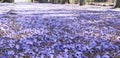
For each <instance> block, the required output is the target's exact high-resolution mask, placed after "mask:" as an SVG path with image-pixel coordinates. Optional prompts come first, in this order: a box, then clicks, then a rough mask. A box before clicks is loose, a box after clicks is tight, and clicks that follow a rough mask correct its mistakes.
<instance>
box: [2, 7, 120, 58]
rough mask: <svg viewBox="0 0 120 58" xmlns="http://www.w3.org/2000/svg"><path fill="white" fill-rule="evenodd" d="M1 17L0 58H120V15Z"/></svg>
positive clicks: (14, 13)
mask: <svg viewBox="0 0 120 58" xmlns="http://www.w3.org/2000/svg"><path fill="white" fill-rule="evenodd" d="M22 12H23V13H24V12H26V13H27V12H33V10H32V11H30V10H29V11H23V10H22V11H20V10H11V11H9V12H8V13H6V14H4V15H3V14H0V58H19V57H25V58H120V12H119V11H110V10H106V11H93V10H64V9H55V10H37V12H38V13H33V14H23V13H22Z"/></svg>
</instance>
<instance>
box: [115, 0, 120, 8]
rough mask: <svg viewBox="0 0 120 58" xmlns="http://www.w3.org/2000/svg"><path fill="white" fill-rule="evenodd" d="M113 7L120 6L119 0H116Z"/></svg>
mask: <svg viewBox="0 0 120 58" xmlns="http://www.w3.org/2000/svg"><path fill="white" fill-rule="evenodd" d="M115 8H120V0H116V5H115Z"/></svg>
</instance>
